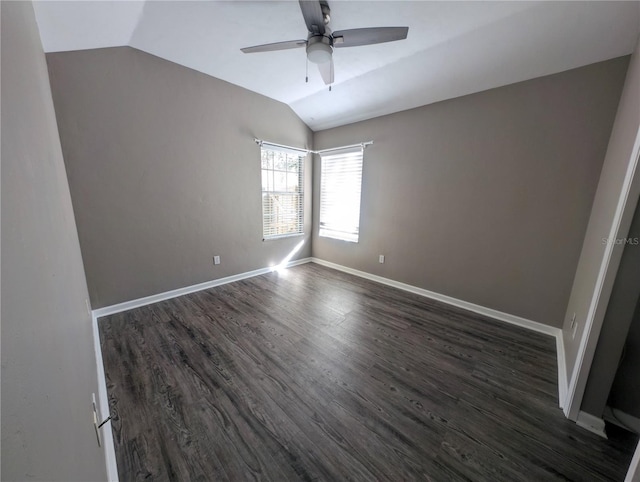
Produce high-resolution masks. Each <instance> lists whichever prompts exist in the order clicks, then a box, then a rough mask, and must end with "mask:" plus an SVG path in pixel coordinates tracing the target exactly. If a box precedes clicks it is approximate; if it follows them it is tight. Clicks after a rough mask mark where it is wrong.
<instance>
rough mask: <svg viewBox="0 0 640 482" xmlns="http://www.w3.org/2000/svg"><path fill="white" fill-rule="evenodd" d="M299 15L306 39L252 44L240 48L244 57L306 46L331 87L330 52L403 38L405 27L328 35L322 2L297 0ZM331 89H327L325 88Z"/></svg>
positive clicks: (327, 10) (327, 17)
mask: <svg viewBox="0 0 640 482" xmlns="http://www.w3.org/2000/svg"><path fill="white" fill-rule="evenodd" d="M299 3H300V10H302V16H303V18H304V21H305V23H306V24H307V30H308V32H309V33H308V36H307V39H306V40H289V41H284V42H276V43H271V44H264V45H256V46H253V47H245V48H243V49H241V50H242V51H243V52H244V53H245V54H251V53H256V52H272V51H275V50H286V49H292V48H298V47H302V46H305V45H306V51H307V59H308V60H309V62H312V63H314V64H317V65H318V70H319V71H320V75H321V76H322V80H323V81H324V83H325V84H327V85H329V86H330V85H331V84H333V79H334V77H333V49H334V47H335V48H338V47H358V46H361V45H372V44H379V43H384V42H395V41H396V40H404V39H406V38H407V34H408V32H409V27H369V28H354V29H349V30H340V31H339V32H334V33H333V34H332V33H331V30H330V29H329V21H330V20H331V16H330V13H331V9H330V8H329V4H328V3H327V2H326V1H325V0H299ZM329 90H331V89H329Z"/></svg>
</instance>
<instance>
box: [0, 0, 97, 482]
mask: <svg viewBox="0 0 640 482" xmlns="http://www.w3.org/2000/svg"><path fill="white" fill-rule="evenodd" d="M1 8H2V113H1V115H2V480H7V481H9V480H27V479H28V480H49V481H51V480H64V481H71V480H77V481H93V480H104V479H106V471H105V461H104V457H103V452H102V449H100V448H99V447H98V444H97V442H96V438H95V434H94V432H93V418H92V411H91V393H92V392H96V393H97V389H98V386H97V377H96V364H95V355H94V352H93V338H92V330H91V318H90V316H89V314H88V312H87V307H86V305H85V300H87V299H88V293H87V286H86V283H85V277H84V271H83V268H82V258H81V256H80V246H79V244H78V235H77V232H76V226H75V223H74V218H73V210H72V208H71V198H70V196H69V187H68V184H67V178H66V175H65V168H64V163H63V160H62V151H61V149H60V140H59V138H58V129H57V127H56V119H55V114H54V109H53V102H52V99H51V90H50V88H49V79H48V76H47V66H46V62H45V57H44V53H43V51H42V45H41V43H40V37H39V34H38V30H37V26H36V22H35V16H34V13H33V7H32V5H31V2H15V3H14V2H2V4H1Z"/></svg>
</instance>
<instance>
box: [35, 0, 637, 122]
mask: <svg viewBox="0 0 640 482" xmlns="http://www.w3.org/2000/svg"><path fill="white" fill-rule="evenodd" d="M329 4H330V6H331V24H330V27H331V28H332V30H342V29H347V28H359V27H378V26H404V25H407V26H409V36H408V38H407V39H406V40H403V41H399V42H393V43H387V44H380V45H372V46H365V47H353V48H345V49H337V50H336V51H335V52H334V62H335V84H334V85H333V89H332V91H331V92H329V90H328V88H327V87H326V86H325V85H324V84H323V82H322V80H321V78H320V75H319V73H318V72H317V71H316V70H315V65H313V64H309V83H305V52H304V49H294V50H286V51H280V52H269V53H257V54H244V53H242V52H241V51H240V48H241V47H247V46H252V45H256V44H262V43H270V42H278V41H284V40H294V39H304V38H306V34H307V29H306V27H305V24H304V21H303V18H302V14H301V12H300V7H299V5H298V2H297V1H278V2H277V1H237V0H236V1H195V2H187V1H146V2H143V1H133V2H129V1H89V2H81V1H70V2H60V1H39V2H34V7H35V12H36V18H37V21H38V26H39V29H40V36H41V38H42V44H43V47H44V50H45V52H57V51H65V50H82V49H92V48H100V47H115V46H123V45H129V46H131V47H135V48H137V49H140V50H143V51H145V52H148V53H151V54H153V55H156V56H158V57H162V58H164V59H167V60H170V61H172V62H175V63H178V64H181V65H184V66H186V67H190V68H192V69H195V70H198V71H200V72H204V73H206V74H209V75H212V76H214V77H217V78H219V79H223V80H226V81H228V82H231V83H233V84H236V85H239V86H242V87H244V88H247V89H249V90H252V91H255V92H258V93H260V94H263V95H266V96H268V97H271V98H273V99H276V100H279V101H281V102H284V103H286V104H288V105H289V106H291V108H292V109H293V110H294V111H295V112H296V113H297V114H298V115H299V116H300V118H301V119H302V120H303V121H304V122H306V123H307V125H308V126H309V127H311V129H313V130H321V129H326V128H329V127H335V126H339V125H344V124H348V123H351V122H355V121H359V120H364V119H368V118H371V117H376V116H379V115H383V114H389V113H392V112H397V111H400V110H404V109H410V108H412V107H417V106H420V105H425V104H429V103H433V102H437V101H440V100H445V99H450V98H453V97H458V96H461V95H465V94H470V93H473V92H479V91H482V90H486V89H490V88H493V87H498V86H501V85H506V84H511V83H514V82H519V81H523V80H527V79H531V78H534V77H540V76H543V75H548V74H552V73H556V72H561V71H564V70H568V69H572V68H575V67H580V66H583V65H587V64H591V63H594V62H599V61H602V60H606V59H610V58H614V57H619V56H621V55H626V54H629V53H631V52H632V51H633V48H634V46H635V44H636V41H637V38H638V35H639V33H640V0H639V1H631V2H615V1H605V2H594V1H574V2H552V1H543V2H453V1H449V2H429V1H403V0H397V1H353V0H351V1H347V0H340V1H338V0H333V1H331V0H330V1H329Z"/></svg>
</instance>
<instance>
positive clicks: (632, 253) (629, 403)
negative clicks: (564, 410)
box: [581, 208, 640, 417]
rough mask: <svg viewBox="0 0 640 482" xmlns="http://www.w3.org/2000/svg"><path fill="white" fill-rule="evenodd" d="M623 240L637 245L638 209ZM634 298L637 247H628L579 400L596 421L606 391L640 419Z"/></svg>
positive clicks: (639, 261)
mask: <svg viewBox="0 0 640 482" xmlns="http://www.w3.org/2000/svg"><path fill="white" fill-rule="evenodd" d="M627 239H629V240H630V242H631V243H634V242H636V243H637V242H640V209H638V208H636V210H635V214H634V217H633V221H632V223H631V228H630V229H629V235H628V238H627ZM638 297H640V245H637V244H628V245H626V246H625V248H624V251H623V253H622V259H621V260H620V267H619V268H618V273H617V274H616V279H615V282H614V285H613V290H612V291H611V298H610V299H609V304H608V306H607V311H606V313H605V317H604V322H603V324H602V331H601V332H600V337H599V338H598V344H597V346H596V352H595V355H594V358H593V363H592V365H591V371H590V372H589V378H588V380H587V386H586V389H585V393H584V398H583V400H582V407H581V409H582V410H583V411H585V412H588V413H590V414H592V415H595V416H597V417H601V416H602V414H603V412H604V408H605V406H606V404H607V398H608V396H609V392H610V390H611V396H612V406H613V407H614V408H617V409H619V410H622V411H624V412H626V413H629V414H631V415H634V416H636V417H640V376H638V368H639V367H640V326H638V327H635V330H632V332H630V331H629V329H630V327H631V326H632V320H634V313H636V307H637V306H638ZM636 317H637V313H636ZM636 324H638V325H640V323H636ZM627 334H629V338H628V340H627ZM625 340H627V342H626V345H627V350H626V355H625V359H624V363H623V365H621V366H620V369H619V370H618V372H617V374H616V369H617V368H618V363H619V361H620V357H621V355H622V351H623V347H624V346H625ZM614 378H615V379H616V384H615V387H614V388H615V390H612V385H613V382H614ZM634 402H635V406H634Z"/></svg>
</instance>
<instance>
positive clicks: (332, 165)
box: [318, 146, 364, 243]
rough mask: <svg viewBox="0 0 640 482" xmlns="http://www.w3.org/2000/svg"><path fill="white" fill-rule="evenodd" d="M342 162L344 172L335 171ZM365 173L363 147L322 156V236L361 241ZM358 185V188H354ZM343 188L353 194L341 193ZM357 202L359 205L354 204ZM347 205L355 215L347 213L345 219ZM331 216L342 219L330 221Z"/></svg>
mask: <svg viewBox="0 0 640 482" xmlns="http://www.w3.org/2000/svg"><path fill="white" fill-rule="evenodd" d="M339 163H342V169H336V167H339ZM349 171H352V172H349ZM363 171H364V148H363V147H362V146H357V147H350V148H343V149H335V150H331V151H328V152H325V153H323V152H321V153H320V209H319V215H318V235H319V236H321V237H323V238H330V239H336V240H339V241H345V242H349V243H358V242H359V240H360V218H361V214H362V212H361V210H362V179H363ZM350 176H353V179H349V177H350ZM327 182H333V186H327V185H326V184H325V183H327ZM356 183H357V189H355V186H354V185H355V184H356ZM340 187H342V188H343V189H344V188H347V189H350V190H351V191H344V190H343V191H341V190H340ZM328 195H333V196H335V197H336V198H334V199H332V200H327V196H328ZM356 200H357V206H356V205H355V204H353V203H355V202H356ZM345 202H346V203H352V205H353V207H352V209H351V211H352V212H351V213H349V212H348V211H347V216H345V207H344V203H345ZM341 203H342V204H341ZM338 212H340V213H341V214H338ZM332 215H333V216H334V217H338V216H340V217H342V220H340V219H327V216H332ZM323 218H324V219H323Z"/></svg>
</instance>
